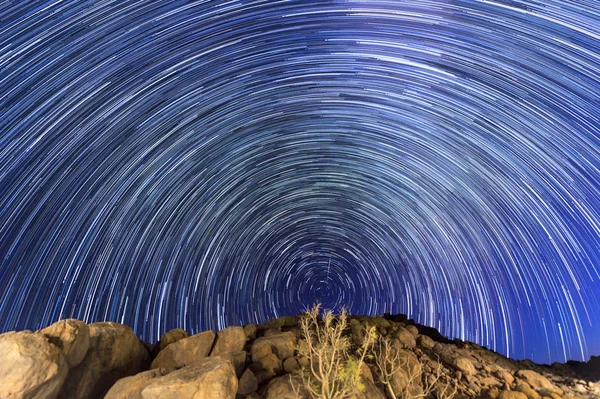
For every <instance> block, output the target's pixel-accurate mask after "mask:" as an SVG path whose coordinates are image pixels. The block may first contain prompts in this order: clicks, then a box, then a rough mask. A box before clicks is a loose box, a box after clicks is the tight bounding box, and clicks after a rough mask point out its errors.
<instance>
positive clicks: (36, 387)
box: [0, 331, 69, 399]
mask: <svg viewBox="0 0 600 399" xmlns="http://www.w3.org/2000/svg"><path fill="white" fill-rule="evenodd" d="M0 354H1V355H2V361H1V362H0V398H14V399H21V398H23V399H25V398H26V399H46V398H49V399H54V398H56V397H57V395H58V392H59V390H60V388H61V386H62V384H63V383H64V381H65V379H66V377H67V372H68V370H69V366H68V364H67V361H66V360H65V357H64V355H63V354H62V352H61V350H60V349H58V347H56V346H54V345H52V344H51V343H49V342H48V340H47V339H46V337H44V336H43V335H41V334H35V333H33V332H31V331H20V332H14V331H12V332H7V333H4V334H0Z"/></svg>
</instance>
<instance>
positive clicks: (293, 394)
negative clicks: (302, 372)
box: [264, 374, 311, 399]
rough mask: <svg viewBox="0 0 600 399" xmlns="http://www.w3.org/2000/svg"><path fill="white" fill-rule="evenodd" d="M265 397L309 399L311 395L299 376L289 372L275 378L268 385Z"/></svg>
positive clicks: (270, 398)
mask: <svg viewBox="0 0 600 399" xmlns="http://www.w3.org/2000/svg"><path fill="white" fill-rule="evenodd" d="M264 397H265V399H309V398H310V397H311V396H310V394H309V393H308V392H307V391H306V388H304V386H303V384H302V381H301V380H300V379H299V378H298V377H293V376H292V375H291V374H287V375H284V376H281V377H277V378H273V379H272V380H271V381H270V382H269V385H268V386H267V389H266V393H265V396H264Z"/></svg>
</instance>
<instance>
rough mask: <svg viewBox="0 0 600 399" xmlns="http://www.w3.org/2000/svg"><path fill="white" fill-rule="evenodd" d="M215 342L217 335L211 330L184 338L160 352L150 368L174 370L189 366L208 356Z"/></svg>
mask: <svg viewBox="0 0 600 399" xmlns="http://www.w3.org/2000/svg"><path fill="white" fill-rule="evenodd" d="M214 340H215V333H214V332H212V331H210V330H209V331H204V332H201V333H199V334H195V335H192V336H191V337H188V338H182V339H180V340H178V341H176V342H173V343H171V344H169V345H168V346H166V347H165V348H164V349H163V350H162V351H160V352H159V354H158V356H156V359H154V361H153V362H152V365H151V366H150V368H153V369H157V368H165V369H172V368H180V367H185V366H189V365H191V364H193V363H195V362H197V361H200V360H202V359H203V358H205V357H206V356H208V352H209V351H210V349H211V348H212V344H213V342H214Z"/></svg>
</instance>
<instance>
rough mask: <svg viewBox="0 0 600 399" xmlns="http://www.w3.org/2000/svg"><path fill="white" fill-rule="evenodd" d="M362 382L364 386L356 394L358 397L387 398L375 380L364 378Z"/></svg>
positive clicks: (360, 398) (369, 398) (368, 398)
mask: <svg viewBox="0 0 600 399" xmlns="http://www.w3.org/2000/svg"><path fill="white" fill-rule="evenodd" d="M361 382H362V385H363V386H362V389H361V390H360V391H359V392H358V394H357V395H356V399H386V397H385V395H384V394H383V392H381V391H380V390H379V388H377V387H376V386H375V384H373V382H371V381H369V380H367V379H362V381H361ZM399 397H400V396H399Z"/></svg>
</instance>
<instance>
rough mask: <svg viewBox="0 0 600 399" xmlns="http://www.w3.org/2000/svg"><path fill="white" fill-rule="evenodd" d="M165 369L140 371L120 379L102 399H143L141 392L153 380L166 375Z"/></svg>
mask: <svg viewBox="0 0 600 399" xmlns="http://www.w3.org/2000/svg"><path fill="white" fill-rule="evenodd" d="M167 374H168V373H167V370H166V369H153V370H147V371H142V372H141V373H138V374H136V375H133V376H131V377H125V378H121V379H120V380H119V381H117V382H116V383H115V384H114V385H113V386H112V387H111V388H110V390H109V391H108V392H107V393H106V396H104V399H143V396H142V391H143V390H144V388H146V387H147V386H148V385H150V383H151V382H153V381H154V380H155V379H157V378H160V377H163V376H165V375H167Z"/></svg>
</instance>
